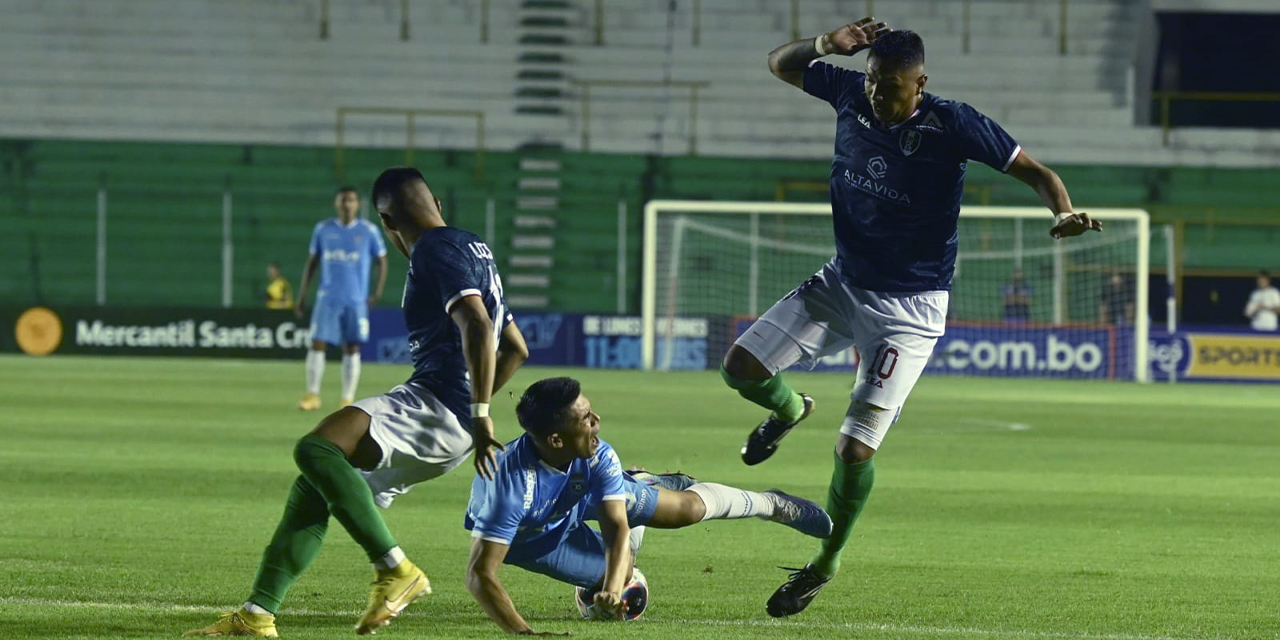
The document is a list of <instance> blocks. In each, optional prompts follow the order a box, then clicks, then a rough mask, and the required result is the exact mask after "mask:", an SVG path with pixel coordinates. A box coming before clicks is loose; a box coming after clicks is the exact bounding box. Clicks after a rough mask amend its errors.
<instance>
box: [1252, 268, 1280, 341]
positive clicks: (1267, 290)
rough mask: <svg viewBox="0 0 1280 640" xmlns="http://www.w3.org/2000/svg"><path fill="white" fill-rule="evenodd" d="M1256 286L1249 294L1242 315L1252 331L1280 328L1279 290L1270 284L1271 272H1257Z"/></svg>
mask: <svg viewBox="0 0 1280 640" xmlns="http://www.w3.org/2000/svg"><path fill="white" fill-rule="evenodd" d="M1257 284H1258V288H1257V289H1254V290H1253V293H1251V294H1249V303H1248V304H1246V305H1245V307H1244V315H1245V317H1247V318H1249V326H1251V327H1253V330H1254V331H1275V330H1276V329H1278V328H1280V316H1277V314H1280V290H1277V289H1276V288H1275V287H1273V286H1271V274H1270V273H1267V272H1266V271H1259V272H1258V281H1257Z"/></svg>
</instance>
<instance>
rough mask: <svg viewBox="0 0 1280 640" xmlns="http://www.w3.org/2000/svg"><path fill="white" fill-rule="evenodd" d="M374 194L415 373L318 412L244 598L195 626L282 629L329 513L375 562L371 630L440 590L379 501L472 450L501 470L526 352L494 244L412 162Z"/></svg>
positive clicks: (203, 632) (481, 463) (367, 624)
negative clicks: (501, 393) (398, 260)
mask: <svg viewBox="0 0 1280 640" xmlns="http://www.w3.org/2000/svg"><path fill="white" fill-rule="evenodd" d="M373 202H374V205H375V206H376V207H377V209H378V215H379V217H380V218H381V220H382V226H383V228H384V230H385V231H386V234H387V237H388V238H390V239H391V242H392V244H393V245H394V246H395V247H396V249H398V250H399V251H400V253H402V254H404V255H405V256H406V257H407V258H409V276H408V279H407V281H406V283H405V290H404V300H403V302H402V303H401V305H402V306H403V307H404V316H405V323H406V325H407V326H408V329H409V349H410V353H411V354H412V356H413V375H412V376H410V378H409V381H408V382H406V383H404V384H402V385H399V386H397V387H395V388H394V389H392V390H391V391H389V392H387V393H385V394H383V395H380V396H374V397H372V398H365V399H363V400H360V401H357V402H356V403H354V404H353V405H351V406H349V407H346V408H343V409H340V410H339V411H337V412H336V413H333V414H331V415H330V416H329V417H327V418H325V419H324V420H321V421H320V424H319V425H317V426H316V428H315V429H314V430H313V431H312V432H311V433H310V434H308V435H306V436H304V437H303V438H302V439H301V440H299V441H298V443H297V446H296V447H295V448H294V451H293V457H294V460H295V461H296V462H297V464H298V468H299V469H300V470H301V471H302V475H301V476H299V477H298V479H297V480H296V481H294V485H293V489H292V491H291V492H290V494H289V499H288V501H287V502H286V504H285V510H284V516H283V517H282V518H281V520H280V524H279V525H278V526H277V528H276V532H275V535H274V536H273V537H272V539H271V543H270V544H268V545H267V548H266V551H265V552H264V553H263V555H262V563H261V564H260V565H259V567H258V576H257V578H256V579H255V580H254V584H253V589H252V591H251V592H250V595H249V599H248V600H247V601H246V602H245V603H244V606H243V607H241V608H240V609H239V610H237V611H233V612H230V613H227V614H225V615H223V616H222V618H221V619H219V620H218V621H217V622H215V623H213V624H212V625H210V626H208V627H205V628H203V629H196V630H193V631H189V632H187V633H186V634H184V635H192V636H227V635H241V636H257V637H266V638H274V637H277V632H276V627H275V613H276V611H278V610H279V608H280V605H281V602H282V601H283V600H284V597H285V594H286V592H287V591H288V590H289V587H290V586H291V585H292V584H293V582H294V581H295V580H296V579H297V577H298V576H299V575H300V574H301V573H302V571H303V570H304V569H306V568H307V565H309V564H310V563H311V561H312V560H314V559H315V557H316V555H317V554H318V553H319V551H320V545H321V542H322V541H323V540H324V535H325V531H326V530H327V528H328V525H329V518H330V516H333V517H334V518H336V519H337V520H338V522H339V523H341V524H342V526H343V528H344V529H346V530H347V532H348V533H349V534H351V537H352V538H354V539H355V541H356V543H357V544H359V545H360V547H361V548H362V549H364V551H365V553H366V554H367V555H368V557H369V560H370V561H371V562H372V563H373V565H374V573H375V580H374V583H373V591H372V593H371V594H370V596H369V605H368V608H367V609H366V610H365V613H364V615H362V616H361V617H360V619H359V621H357V623H356V633H358V634H367V633H373V632H374V631H376V630H377V629H378V628H379V627H382V626H384V625H386V624H388V623H390V622H391V619H392V618H394V617H395V616H396V615H398V614H399V613H400V611H402V610H403V609H404V608H405V607H406V606H407V605H408V604H409V603H411V602H413V601H414V600H415V599H417V598H418V597H420V596H422V595H425V594H428V593H430V592H431V586H430V583H429V582H428V581H427V576H426V574H424V573H423V572H422V570H421V569H419V568H418V567H417V566H415V565H414V564H413V563H412V562H410V561H409V560H408V559H407V558H406V557H405V554H404V552H403V551H401V549H400V547H399V545H398V544H397V543H396V540H395V538H394V537H392V535H391V532H390V530H388V528H387V525H386V523H385V522H384V521H383V519H382V515H381V514H380V513H379V512H378V507H383V508H386V507H388V506H390V505H391V501H392V500H393V499H394V498H395V497H396V496H397V495H400V494H402V493H404V492H406V491H408V490H409V488H410V487H412V486H413V485H415V484H417V483H419V482H423V481H426V480H430V479H432V478H435V477H438V476H441V475H444V474H445V473H448V472H449V471H450V470H452V469H453V468H455V467H457V466H458V465H460V464H462V463H463V462H465V460H466V457H467V454H469V453H470V452H471V451H472V449H474V450H475V468H476V471H477V472H478V473H480V475H481V476H484V477H492V476H493V472H494V469H496V462H497V460H496V451H495V450H497V449H501V448H502V444H501V443H500V442H499V441H498V440H496V439H495V438H494V433H493V422H492V420H491V419H490V418H489V399H490V397H491V396H492V393H493V392H494V391H496V390H497V389H499V388H500V387H501V386H502V385H503V384H504V383H506V382H507V380H509V379H510V378H511V376H512V374H514V373H515V371H516V369H517V368H519V366H520V364H521V363H523V362H524V360H525V359H526V358H527V357H528V355H529V352H528V349H527V348H526V346H525V343H524V338H523V337H522V336H521V335H520V331H519V329H517V328H516V325H515V323H514V322H512V318H511V314H510V313H509V312H508V311H507V306H506V302H505V300H504V299H503V295H502V281H501V279H500V278H499V277H498V269H497V265H496V264H495V263H494V260H493V254H492V252H490V251H489V247H488V246H486V245H485V243H484V242H482V241H481V240H480V238H479V237H477V236H476V235H475V234H472V233H468V232H466V231H462V230H460V229H455V228H452V227H448V226H445V224H444V219H443V218H442V217H441V215H440V201H439V200H436V198H435V197H434V196H433V195H432V194H431V190H430V188H428V187H427V183H426V181H425V180H424V179H423V178H422V174H420V173H418V171H417V170H416V169H412V168H408V167H399V168H393V169H388V170H386V171H384V172H383V173H382V175H381V176H379V177H378V180H377V182H376V183H374V186H373Z"/></svg>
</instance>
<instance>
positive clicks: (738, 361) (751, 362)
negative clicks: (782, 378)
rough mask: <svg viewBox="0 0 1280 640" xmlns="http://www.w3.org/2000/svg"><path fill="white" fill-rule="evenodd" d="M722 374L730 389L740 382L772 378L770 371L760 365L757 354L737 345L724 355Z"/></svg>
mask: <svg viewBox="0 0 1280 640" xmlns="http://www.w3.org/2000/svg"><path fill="white" fill-rule="evenodd" d="M721 374H722V375H723V376H724V380H725V383H727V384H728V385H729V386H730V387H733V386H734V384H735V383H736V382H739V381H741V382H759V381H761V380H768V379H769V378H770V377H771V376H770V374H769V370H768V369H767V368H765V366H764V365H763V364H761V363H760V360H759V359H758V358H756V356H755V354H753V353H751V352H750V351H747V350H746V349H744V348H742V347H740V346H738V345H736V344H735V345H733V346H731V347H729V351H728V352H727V353H725V354H724V362H723V363H722V369H721Z"/></svg>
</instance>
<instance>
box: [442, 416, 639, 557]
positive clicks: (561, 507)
mask: <svg viewBox="0 0 1280 640" xmlns="http://www.w3.org/2000/svg"><path fill="white" fill-rule="evenodd" d="M626 498H627V491H626V487H625V486H624V485H623V476H622V464H621V463H620V462H619V461H618V455H617V454H616V453H614V451H613V447H610V446H609V444H608V443H606V442H605V441H603V440H601V441H600V447H599V448H598V449H597V450H596V453H595V455H593V456H591V457H590V458H578V459H576V460H574V461H573V462H572V463H570V465H569V468H568V469H566V470H560V469H556V468H555V467H552V466H550V465H548V464H547V463H545V462H543V461H542V458H540V457H539V456H538V450H537V448H536V447H534V445H533V440H532V438H531V436H529V435H528V434H526V435H523V436H520V437H519V438H517V439H515V440H514V441H512V442H510V443H509V444H507V448H506V450H504V451H502V452H500V453H499V454H498V471H497V473H496V474H495V475H494V479H493V480H485V479H483V478H481V477H480V476H478V475H477V476H476V478H475V480H474V481H473V482H472V483H471V501H470V503H468V504H467V515H466V520H465V522H464V526H466V528H467V529H470V530H471V535H472V537H476V538H480V539H482V540H489V541H491V542H498V543H502V544H506V545H510V546H511V549H510V551H509V552H508V562H512V561H513V560H518V559H520V558H536V557H540V556H543V555H546V554H547V553H548V552H550V551H552V550H554V549H556V548H557V547H559V546H560V545H561V543H563V542H565V541H566V540H567V539H568V538H569V536H570V534H571V533H572V532H574V530H576V529H578V528H579V527H585V525H583V524H582V522H583V519H584V517H585V516H586V515H587V511H588V508H589V506H590V504H591V503H595V504H599V503H601V502H607V501H611V500H620V501H622V500H626ZM600 564H601V566H603V554H602V555H601V563H600Z"/></svg>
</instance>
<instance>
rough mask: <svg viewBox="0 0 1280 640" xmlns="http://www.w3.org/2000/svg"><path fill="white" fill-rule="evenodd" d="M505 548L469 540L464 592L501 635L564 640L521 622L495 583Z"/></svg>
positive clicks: (488, 541)
mask: <svg viewBox="0 0 1280 640" xmlns="http://www.w3.org/2000/svg"><path fill="white" fill-rule="evenodd" d="M509 549H510V547H509V546H508V545H505V544H502V543H500V542H492V541H490V540H482V539H480V538H472V539H471V558H470V559H469V560H467V590H468V591H470V592H471V596H472V597H474V598H475V599H476V602H478V603H480V608H482V609H484V612H485V613H486V614H488V615H489V618H490V619H492V620H493V621H494V622H496V623H498V626H499V627H502V630H503V631H506V632H507V633H514V634H518V635H526V636H567V635H569V634H568V633H567V632H566V633H547V632H543V633H538V632H535V631H534V630H533V629H532V628H531V627H529V623H527V622H525V621H524V618H523V617H522V616H521V615H520V612H519V611H516V605H515V603H514V602H512V601H511V596H510V595H508V594H507V589H506V588H505V587H503V586H502V582H501V581H499V580H498V568H499V567H501V566H502V561H503V560H504V559H505V558H506V557H507V551H508V550H509Z"/></svg>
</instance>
